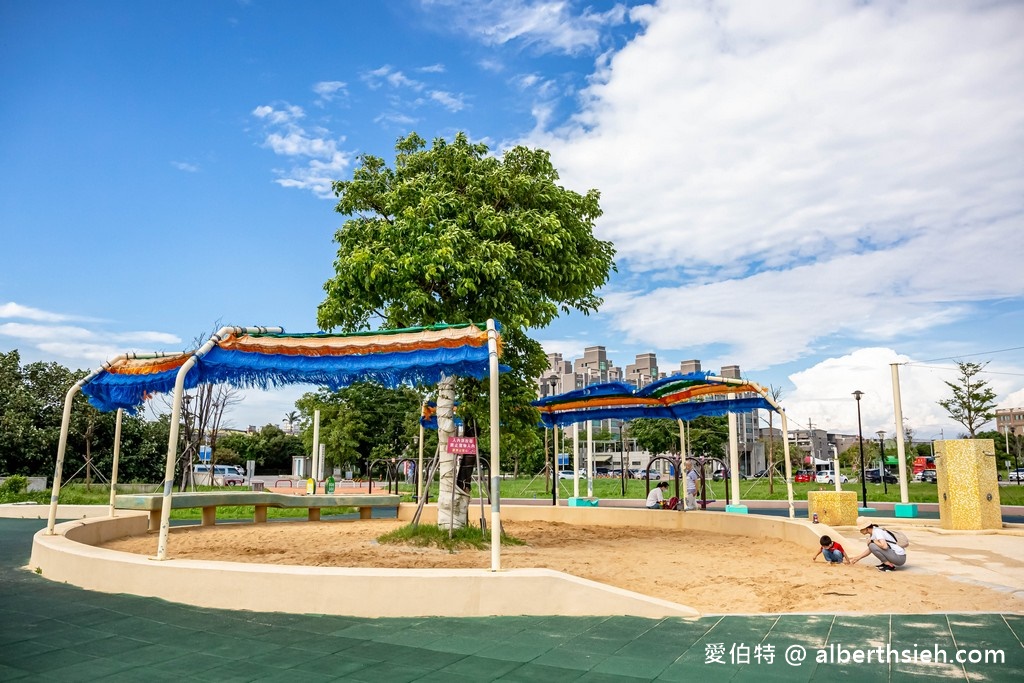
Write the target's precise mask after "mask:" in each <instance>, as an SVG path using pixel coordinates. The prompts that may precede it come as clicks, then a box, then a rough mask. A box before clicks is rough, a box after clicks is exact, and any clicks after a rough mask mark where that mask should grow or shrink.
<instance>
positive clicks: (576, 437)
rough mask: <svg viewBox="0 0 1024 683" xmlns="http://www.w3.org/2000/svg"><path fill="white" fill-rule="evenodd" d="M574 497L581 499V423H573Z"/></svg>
mask: <svg viewBox="0 0 1024 683" xmlns="http://www.w3.org/2000/svg"><path fill="white" fill-rule="evenodd" d="M572 495H573V498H579V497H580V423H579V422H573V423H572Z"/></svg>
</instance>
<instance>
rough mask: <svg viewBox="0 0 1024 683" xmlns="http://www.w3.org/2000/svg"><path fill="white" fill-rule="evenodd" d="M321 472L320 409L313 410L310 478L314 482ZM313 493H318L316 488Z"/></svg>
mask: <svg viewBox="0 0 1024 683" xmlns="http://www.w3.org/2000/svg"><path fill="white" fill-rule="evenodd" d="M319 472H320V411H319V410H314V411H313V452H312V454H311V455H310V458H309V478H310V479H312V480H313V481H314V482H315V481H316V480H317V474H318V473H319ZM313 493H316V490H315V489H314V491H313Z"/></svg>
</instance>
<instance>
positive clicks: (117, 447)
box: [110, 408, 124, 517]
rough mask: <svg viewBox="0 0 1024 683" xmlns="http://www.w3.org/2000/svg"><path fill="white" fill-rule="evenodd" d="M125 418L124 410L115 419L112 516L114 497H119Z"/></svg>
mask: <svg viewBox="0 0 1024 683" xmlns="http://www.w3.org/2000/svg"><path fill="white" fill-rule="evenodd" d="M123 417H124V409H122V408H118V409H117V417H116V418H114V464H113V466H112V467H111V468H110V516H111V517H113V516H114V496H116V495H117V463H118V460H120V458H121V419H122V418H123Z"/></svg>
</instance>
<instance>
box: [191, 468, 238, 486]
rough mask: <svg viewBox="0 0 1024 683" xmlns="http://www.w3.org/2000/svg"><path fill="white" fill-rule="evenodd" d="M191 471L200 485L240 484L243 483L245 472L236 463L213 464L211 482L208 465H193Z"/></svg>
mask: <svg viewBox="0 0 1024 683" xmlns="http://www.w3.org/2000/svg"><path fill="white" fill-rule="evenodd" d="M192 472H193V473H194V474H195V477H194V479H195V482H196V483H197V484H199V485H200V486H241V485H242V484H244V483H245V473H244V472H242V471H241V468H239V467H237V466H236V465H214V466H213V482H212V483H211V482H210V466H209V465H206V464H202V465H194V466H193V468H192Z"/></svg>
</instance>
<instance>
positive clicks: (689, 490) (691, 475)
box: [685, 460, 699, 510]
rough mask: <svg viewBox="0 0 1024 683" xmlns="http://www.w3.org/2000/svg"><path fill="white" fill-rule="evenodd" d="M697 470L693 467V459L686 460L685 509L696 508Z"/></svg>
mask: <svg viewBox="0 0 1024 683" xmlns="http://www.w3.org/2000/svg"><path fill="white" fill-rule="evenodd" d="M697 479H699V477H698V476H697V472H696V471H694V469H693V461H692V460H687V461H686V504H685V508H686V509H687V510H696V509H697Z"/></svg>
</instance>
